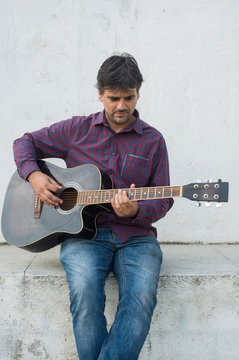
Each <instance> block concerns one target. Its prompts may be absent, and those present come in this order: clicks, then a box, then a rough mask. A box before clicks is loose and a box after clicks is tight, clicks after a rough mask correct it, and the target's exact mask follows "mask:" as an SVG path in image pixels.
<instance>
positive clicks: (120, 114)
mask: <svg viewBox="0 0 239 360" xmlns="http://www.w3.org/2000/svg"><path fill="white" fill-rule="evenodd" d="M127 114H128V112H127V111H116V112H114V115H116V116H120V117H122V116H125V115H127Z"/></svg>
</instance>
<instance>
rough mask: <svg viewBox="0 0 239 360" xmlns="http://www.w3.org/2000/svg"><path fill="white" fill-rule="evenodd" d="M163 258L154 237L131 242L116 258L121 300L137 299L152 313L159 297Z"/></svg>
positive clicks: (135, 239) (130, 240) (119, 251)
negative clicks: (157, 296) (124, 298)
mask: <svg viewBox="0 0 239 360" xmlns="http://www.w3.org/2000/svg"><path fill="white" fill-rule="evenodd" d="M162 258H163V254H162V251H161V248H160V245H159V243H158V241H157V239H156V238H155V237H153V236H149V237H136V238H131V239H129V241H128V242H126V243H125V244H124V245H123V246H122V247H120V248H119V250H118V251H117V253H116V254H115V260H114V268H113V271H114V274H115V276H116V278H117V281H118V284H119V295H120V298H122V299H123V297H125V296H126V297H127V298H129V299H135V300H136V302H137V303H138V304H139V305H141V306H143V307H145V308H146V309H147V308H148V310H149V312H150V313H151V312H152V310H153V308H154V307H155V305H156V295H157V288H158V281H159V274H160V268H161V264H162Z"/></svg>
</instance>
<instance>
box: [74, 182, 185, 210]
mask: <svg viewBox="0 0 239 360" xmlns="http://www.w3.org/2000/svg"><path fill="white" fill-rule="evenodd" d="M123 190H125V191H126V193H127V195H128V197H129V199H130V200H135V201H140V200H153V199H166V198H172V197H181V196H182V186H156V187H142V188H126V189H123ZM117 193H118V189H106V190H87V191H79V192H78V194H77V203H76V205H93V204H106V203H110V202H111V200H112V199H113V198H114V197H115V195H116V194H117Z"/></svg>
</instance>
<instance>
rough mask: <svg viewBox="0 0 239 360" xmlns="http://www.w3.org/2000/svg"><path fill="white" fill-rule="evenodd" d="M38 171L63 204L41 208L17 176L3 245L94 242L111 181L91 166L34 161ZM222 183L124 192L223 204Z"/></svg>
mask: <svg viewBox="0 0 239 360" xmlns="http://www.w3.org/2000/svg"><path fill="white" fill-rule="evenodd" d="M39 166H40V168H41V171H43V172H44V173H45V174H47V175H49V176H51V177H52V178H53V179H54V180H56V181H57V182H58V183H59V184H60V185H61V186H62V189H61V190H60V191H59V192H57V193H56V195H57V196H58V197H60V198H61V199H62V200H63V203H62V204H61V205H59V206H57V207H49V206H47V205H45V204H43V203H42V201H41V200H40V198H39V197H38V196H36V194H35V193H34V191H33V189H32V186H31V184H30V183H29V182H27V181H24V180H23V179H22V178H20V176H19V175H18V173H17V171H16V172H15V173H14V174H13V176H12V178H11V180H10V183H9V185H8V188H7V192H6V196H5V200H4V206H3V212H2V233H3V236H4V238H5V240H6V241H7V242H8V243H9V244H11V245H15V246H17V247H20V248H23V249H25V250H29V251H32V252H41V251H44V250H47V249H50V248H52V247H53V246H55V245H57V244H59V243H61V242H62V241H64V240H65V239H66V238H67V237H69V235H70V236H71V237H82V238H89V239H92V238H94V237H95V235H96V232H97V228H96V218H97V216H98V215H99V213H101V212H102V211H112V208H111V205H110V202H111V199H112V198H113V197H114V196H115V195H116V194H117V191H118V190H117V189H114V188H113V183H112V180H111V178H110V177H109V176H108V175H106V174H105V173H103V172H102V171H101V170H100V169H98V168H97V167H96V166H94V165H89V164H87V165H81V166H77V167H74V168H68V169H65V168H60V167H58V166H56V165H54V164H52V163H49V162H46V161H42V160H40V161H39ZM228 187H229V185H228V183H227V182H222V181H220V180H219V181H218V182H207V183H191V184H188V185H185V186H155V187H142V188H135V189H130V188H127V189H124V190H126V192H127V195H128V197H129V198H130V199H131V200H137V201H143V200H153V199H165V198H173V197H185V198H187V199H190V200H195V201H198V202H199V201H206V202H218V203H221V202H227V201H228Z"/></svg>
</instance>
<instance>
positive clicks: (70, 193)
mask: <svg viewBox="0 0 239 360" xmlns="http://www.w3.org/2000/svg"><path fill="white" fill-rule="evenodd" d="M79 191H82V187H81V186H80V185H79V184H77V183H74V182H70V183H67V184H64V185H63V189H62V190H61V191H60V193H58V194H57V196H58V197H59V198H60V199H62V200H63V203H62V204H59V205H58V206H57V210H58V212H59V213H61V214H63V215H68V214H71V213H72V212H74V211H76V210H77V209H78V208H79V206H78V205H76V204H77V195H78V192H79Z"/></svg>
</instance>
